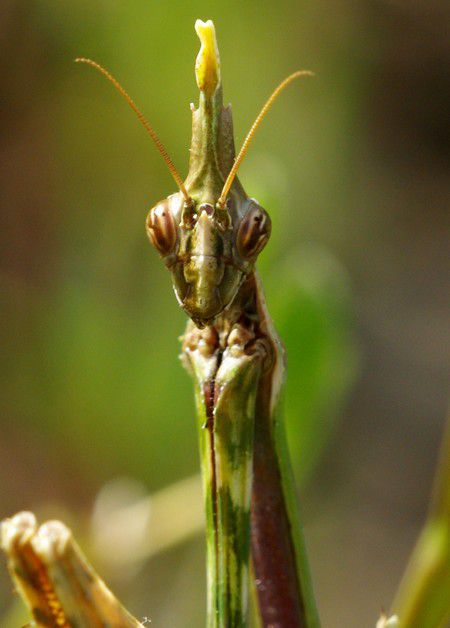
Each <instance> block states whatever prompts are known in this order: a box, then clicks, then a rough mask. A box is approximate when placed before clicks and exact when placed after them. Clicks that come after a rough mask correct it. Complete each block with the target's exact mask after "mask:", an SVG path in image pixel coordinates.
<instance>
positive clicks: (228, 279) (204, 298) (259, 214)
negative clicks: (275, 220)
mask: <svg viewBox="0 0 450 628" xmlns="http://www.w3.org/2000/svg"><path fill="white" fill-rule="evenodd" d="M146 226H147V234H148V236H149V238H150V241H151V242H152V244H153V245H154V246H155V248H156V249H157V250H158V252H159V253H160V255H161V256H162V258H163V260H164V262H165V264H166V266H167V268H168V269H169V270H170V272H171V273H172V282H173V288H174V291H175V295H176V297H177V300H178V302H179V304H180V305H181V307H182V308H183V309H184V310H185V311H186V313H187V314H188V315H189V317H190V318H191V319H192V320H193V321H194V323H195V324H196V325H197V326H198V327H205V326H206V325H208V324H211V323H212V322H213V321H214V319H215V318H216V317H217V316H218V315H220V314H221V313H222V312H223V311H224V310H225V309H226V308H227V307H228V306H229V305H230V304H231V303H232V301H233V299H234V297H235V296H236V293H237V291H238V290H239V287H240V286H241V285H242V283H243V281H244V280H245V278H246V277H247V276H248V274H249V273H250V272H251V271H252V270H253V267H254V264H255V261H256V258H257V256H258V254H259V253H260V251H261V250H262V249H263V248H264V246H265V244H266V243H267V241H268V239H269V236H270V230H271V221H270V218H269V215H268V214H267V212H266V211H265V210H264V209H263V208H262V207H261V206H260V205H259V204H258V203H257V202H256V201H255V200H253V199H249V198H244V199H241V198H239V197H238V196H236V195H234V196H233V197H231V198H230V199H229V200H228V202H227V204H226V206H225V207H224V208H221V207H220V206H219V205H218V203H217V202H216V203H215V204H214V205H213V204H211V203H208V202H201V201H199V202H195V201H193V202H192V204H191V205H187V204H186V203H185V201H184V199H183V196H182V194H173V195H172V196H169V197H168V198H167V199H165V200H163V201H161V202H160V203H158V204H157V205H156V206H155V207H154V208H153V209H152V210H151V211H150V213H149V215H148V218H147V223H146Z"/></svg>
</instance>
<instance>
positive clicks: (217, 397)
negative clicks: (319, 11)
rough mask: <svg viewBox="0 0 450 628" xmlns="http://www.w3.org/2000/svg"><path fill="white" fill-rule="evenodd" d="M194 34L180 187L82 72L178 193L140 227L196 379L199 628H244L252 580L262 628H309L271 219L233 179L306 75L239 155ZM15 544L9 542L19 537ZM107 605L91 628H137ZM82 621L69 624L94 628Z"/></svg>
mask: <svg viewBox="0 0 450 628" xmlns="http://www.w3.org/2000/svg"><path fill="white" fill-rule="evenodd" d="M195 28H196V31H197V34H198V35H199V38H200V41H201V49H200V52H199V54H198V57H197V61H196V67H195V74H196V80H197V84H198V87H199V90H200V101H199V105H198V107H194V106H193V105H191V109H192V142H191V151H190V165H189V173H188V176H187V178H186V179H185V180H184V181H183V179H182V177H181V176H180V175H179V173H178V171H177V169H176V168H175V166H174V164H173V162H172V161H171V159H170V157H169V155H168V153H167V151H166V149H165V148H164V146H163V145H162V143H161V141H160V140H159V138H158V136H157V135H156V133H155V131H154V130H153V128H152V127H151V125H150V124H149V122H148V121H147V119H146V118H145V117H144V116H143V115H142V113H141V112H140V111H139V109H138V108H137V106H136V105H135V103H134V101H133V100H132V99H131V98H130V96H129V95H128V94H127V92H126V91H125V90H124V89H123V87H122V86H121V85H120V84H119V83H118V82H117V80H116V79H115V78H114V77H113V76H112V75H111V74H110V73H109V72H108V71H107V70H105V69H104V68H103V67H102V66H100V65H99V64H97V63H96V62H94V61H91V60H89V59H77V61H79V62H82V63H87V64H89V65H91V66H93V67H94V68H96V69H97V70H99V71H100V72H101V73H102V74H103V75H104V76H106V77H107V78H108V79H109V80H110V81H111V82H112V83H113V85H114V86H115V87H116V88H117V89H118V90H119V92H120V93H121V94H122V96H123V97H124V98H125V99H126V101H127V102H128V104H129V105H130V106H131V107H132V109H133V110H134V111H135V112H136V113H137V115H138V117H139V119H140V121H141V122H142V124H143V125H144V126H145V128H146V129H147V131H148V132H149V134H150V136H151V137H152V139H153V141H154V142H155V144H156V146H157V148H158V150H159V151H160V153H161V155H162V156H163V158H164V160H165V161H166V163H167V165H168V168H169V170H170V172H171V174H172V176H173V178H174V180H175V183H176V184H177V187H178V191H177V192H176V193H175V194H172V195H171V196H169V197H168V198H166V199H164V200H162V201H161V202H159V203H158V204H157V205H156V206H155V207H153V209H151V211H150V213H149V215H148V218H147V221H146V228H147V233H148V236H149V238H150V241H151V243H152V244H153V245H154V247H155V248H156V249H157V251H158V252H159V254H160V256H161V257H162V259H163V261H164V264H165V265H166V267H167V268H168V270H169V271H170V273H171V276H172V283H173V288H174V291H175V295H176V298H177V300H178V303H179V304H180V306H181V307H182V308H183V310H184V311H185V312H186V313H187V315H188V316H189V318H190V321H189V323H188V325H187V329H186V331H185V334H184V337H183V341H182V360H183V363H184V365H185V366H186V368H187V369H188V371H189V372H190V373H191V375H192V377H193V379H194V383H195V392H196V402H197V411H198V432H199V440H200V457H201V467H202V477H203V487H204V496H205V509H206V536H207V598H208V601H207V625H208V628H219V627H220V628H225V627H226V628H239V627H243V626H247V625H248V597H249V583H250V581H251V580H252V581H253V584H254V586H255V589H256V594H257V600H258V605H257V606H258V608H259V614H260V620H261V623H262V625H263V626H265V627H269V626H272V627H279V628H296V627H303V626H306V627H308V628H314V627H316V626H319V619H318V615H317V611H316V607H315V603H314V598H313V594H312V587H311V582H310V577H309V569H308V564H307V559H306V552H305V548H304V543H303V537H302V533H301V529H300V524H299V521H298V516H297V512H296V498H295V493H294V489H293V484H292V481H291V474H290V470H289V463H288V453H287V448H286V446H285V442H284V433H283V425H282V422H281V421H280V418H279V415H278V402H279V397H280V391H281V387H282V384H283V376H284V353H283V347H282V344H281V342H280V340H279V338H278V336H277V334H276V331H275V329H274V326H273V324H272V321H271V319H270V316H269V313H268V311H267V307H266V304H265V300H264V296H263V291H262V286H261V282H260V279H259V277H258V275H257V272H256V270H255V262H256V260H257V257H258V255H259V254H260V252H261V251H262V249H263V248H264V246H265V245H266V243H267V241H268V239H269V236H270V231H271V221H270V218H269V215H268V213H267V212H266V211H265V210H264V209H263V208H262V207H261V206H260V205H259V203H258V202H257V201H256V200H255V199H253V198H250V197H248V196H247V194H246V193H245V191H244V188H243V187H242V185H241V183H240V182H239V180H238V179H237V176H236V175H237V171H238V168H239V166H240V164H241V162H242V159H243V157H244V155H245V153H246V151H247V148H248V146H249V144H250V142H251V139H252V137H253V135H254V133H255V131H256V129H257V128H258V126H259V124H260V122H261V120H262V119H263V117H264V116H265V115H266V113H267V111H268V110H269V108H270V107H271V105H272V104H273V102H274V100H275V99H276V98H277V96H278V95H279V93H280V92H281V91H282V90H283V89H284V88H285V87H286V86H287V85H288V84H289V83H291V82H292V81H293V80H294V79H296V78H298V77H300V76H304V75H310V74H311V73H310V72H307V71H298V72H295V73H294V74H291V75H290V76H288V77H287V78H286V79H285V80H284V81H283V82H282V83H280V85H279V86H278V87H277V88H276V89H275V90H274V92H273V93H272V95H271V96H270V98H269V99H268V100H267V102H266V104H265V105H264V107H263V108H262V110H261V112H260V114H259V115H258V117H257V118H256V120H255V122H254V124H253V126H252V127H251V129H250V132H249V133H248V135H247V137H246V139H245V141H244V143H243V146H242V148H241V150H240V152H239V153H238V155H237V156H236V155H235V149H234V140H233V123H232V115H231V108H230V106H228V107H224V106H223V100H222V82H221V70H220V59H219V52H218V48H217V42H216V36H215V30H214V25H213V23H212V22H211V21H208V22H202V21H200V20H197V22H196V25H195ZM28 523H29V522H28ZM30 525H31V528H32V529H34V528H33V525H32V524H30ZM30 534H31V535H32V534H34V532H29V535H30ZM19 536H20V535H19ZM12 537H14V539H16V541H17V530H16V536H14V535H12ZM12 537H11V538H12ZM11 551H12V550H11ZM39 560H41V562H42V560H43V559H42V557H41V558H40V559H39ZM44 567H45V565H44ZM22 568H23V565H22ZM45 568H46V569H47V571H48V568H47V567H45ZM44 571H45V569H44ZM50 580H51V579H50ZM22 588H23V587H22ZM56 597H57V596H56ZM105 600H106V602H105ZM42 603H44V602H42ZM109 603H110V600H109V598H107V597H106V598H101V600H100V601H99V602H98V604H99V607H101V608H102V609H103V610H102V612H103V615H101V613H99V617H100V619H99V622H100V623H99V624H98V625H114V626H116V625H117V626H120V625H123V626H125V625H133V623H132V622H133V621H134V620H133V619H131V620H130V618H129V616H128V615H124V616H123V620H122V623H121V622H120V620H117V619H114V618H113V617H110V618H109V623H108V622H107V623H106V624H105V623H101V621H104V617H106V618H108V613H109V610H108V609H109V606H108V604H109ZM60 606H61V605H60ZM33 608H36V603H34V607H33ZM114 608H115V612H117V607H114ZM58 610H60V611H61V614H60V615H59V620H58V621H60V622H61V623H55V624H54V625H64V626H65V625H72V624H71V623H70V621H69V620H67V616H66V621H67V624H66V623H63V621H64V607H63V605H62V606H61V608H59V607H58ZM123 612H124V613H125V611H123ZM73 613H76V611H73V612H72V614H71V617H74V614H73ZM61 617H62V618H63V619H61ZM35 618H36V615H35ZM83 621H84V620H82V619H80V620H79V621H78V623H74V624H73V625H77V626H78V625H80V626H85V625H86V626H90V625H97V624H94V623H89V622H88V623H83ZM89 621H90V622H93V620H92V617H91V619H90V620H89ZM117 622H118V623H117ZM130 622H131V623H130ZM46 625H48V624H46ZM51 625H53V624H51ZM135 625H139V624H138V622H136V624H135Z"/></svg>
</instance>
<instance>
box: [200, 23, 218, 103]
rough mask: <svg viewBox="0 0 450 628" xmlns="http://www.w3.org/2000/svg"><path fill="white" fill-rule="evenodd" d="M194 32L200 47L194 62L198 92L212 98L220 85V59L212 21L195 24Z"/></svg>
mask: <svg viewBox="0 0 450 628" xmlns="http://www.w3.org/2000/svg"><path fill="white" fill-rule="evenodd" d="M195 30H196V32H197V35H198V36H199V38H200V42H201V47H200V52H199V53H198V55H197V59H196V61H195V77H196V79H197V85H198V88H199V89H200V91H202V92H204V93H205V95H206V96H213V95H214V92H215V91H216V89H217V88H218V86H219V85H220V59H219V49H218V48H217V39H216V31H215V28H214V24H213V23H212V20H208V21H207V22H202V20H197V21H196V22H195Z"/></svg>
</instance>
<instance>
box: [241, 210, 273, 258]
mask: <svg viewBox="0 0 450 628" xmlns="http://www.w3.org/2000/svg"><path fill="white" fill-rule="evenodd" d="M271 229H272V224H271V220H270V218H269V215H268V214H267V212H266V211H265V210H264V209H262V207H259V205H253V206H252V207H251V208H250V209H249V211H248V212H247V213H246V214H245V216H244V218H243V219H242V221H241V224H240V225H239V229H238V232H237V236H236V246H237V250H238V253H239V255H240V256H241V257H242V258H243V259H251V258H252V257H256V256H257V255H258V254H259V253H260V252H261V251H262V250H263V248H264V247H265V246H266V244H267V241H268V239H269V237H270V231H271Z"/></svg>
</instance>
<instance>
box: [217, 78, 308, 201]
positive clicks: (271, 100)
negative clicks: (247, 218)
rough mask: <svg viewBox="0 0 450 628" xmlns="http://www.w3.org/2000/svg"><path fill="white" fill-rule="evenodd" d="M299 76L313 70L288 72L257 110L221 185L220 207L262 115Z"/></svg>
mask: <svg viewBox="0 0 450 628" xmlns="http://www.w3.org/2000/svg"><path fill="white" fill-rule="evenodd" d="M300 76H314V72H310V71H309V70H299V71H297V72H294V73H293V74H290V75H289V76H288V77H286V78H285V79H284V81H282V82H281V83H280V84H279V85H278V87H276V88H275V89H274V91H273V92H272V94H271V95H270V96H269V98H268V99H267V101H266V103H265V105H264V106H263V108H262V109H261V111H260V112H259V114H258V116H257V118H256V120H255V121H254V122H253V124H252V126H251V128H250V131H249V132H248V133H247V137H246V138H245V140H244V143H243V144H242V147H241V150H240V151H239V154H238V156H237V157H236V159H235V160H234V164H233V167H232V168H231V170H230V173H229V175H228V177H227V179H226V181H225V184H224V186H223V189H222V193H221V195H220V198H219V200H218V201H217V204H218V205H219V206H220V207H222V208H223V207H225V203H226V200H227V196H228V193H229V191H230V188H231V185H232V184H233V181H234V178H235V176H236V174H237V171H238V169H239V166H240V165H241V162H242V160H243V159H244V156H245V153H246V152H247V149H248V147H249V145H250V142H251V141H252V139H253V136H254V134H255V131H256V129H257V128H258V127H259V125H260V124H261V122H262V120H263V118H264V116H265V115H266V113H267V112H268V111H269V109H270V108H271V106H272V105H273V103H274V102H275V100H276V99H277V98H278V96H279V94H280V93H281V92H282V91H283V89H284V88H285V87H287V86H288V85H289V83H291V82H292V81H293V80H294V79H296V78H298V77H300Z"/></svg>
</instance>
